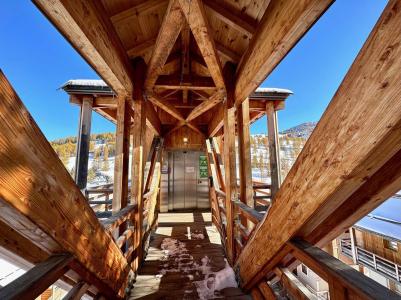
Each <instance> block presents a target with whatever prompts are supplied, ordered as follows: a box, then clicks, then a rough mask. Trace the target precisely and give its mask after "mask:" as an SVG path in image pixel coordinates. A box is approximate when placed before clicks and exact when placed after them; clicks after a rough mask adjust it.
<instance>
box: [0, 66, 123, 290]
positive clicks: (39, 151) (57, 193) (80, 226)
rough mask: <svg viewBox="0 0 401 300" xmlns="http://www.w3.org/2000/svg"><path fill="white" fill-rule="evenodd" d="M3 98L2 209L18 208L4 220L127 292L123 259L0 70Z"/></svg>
mask: <svg viewBox="0 0 401 300" xmlns="http://www.w3.org/2000/svg"><path fill="white" fill-rule="evenodd" d="M0 102H1V103H2V104H3V105H0V145H1V149H3V151H2V154H1V155H0V174H1V175H0V200H1V201H0V203H2V209H1V210H2V211H3V210H4V207H9V208H12V209H10V211H11V212H12V211H13V210H14V211H16V212H17V213H16V214H15V215H14V216H15V217H13V218H12V219H14V220H11V219H7V220H4V219H3V221H5V222H6V223H7V224H8V225H9V226H11V227H12V228H13V229H14V230H16V231H18V233H19V234H21V235H23V236H25V237H27V238H30V237H29V236H30V235H33V236H32V237H31V238H32V239H30V240H32V241H34V242H35V244H36V245H37V246H39V247H40V248H42V249H46V248H47V249H49V250H48V251H53V250H52V249H54V248H53V246H50V247H49V242H50V243H51V240H53V244H54V241H55V242H56V243H57V244H58V245H60V247H61V250H62V251H68V252H70V253H71V254H73V255H74V257H76V259H77V260H78V261H79V262H80V263H81V264H82V265H83V266H84V267H85V268H86V269H87V270H88V271H89V272H91V273H92V274H93V275H95V276H96V277H97V278H99V279H101V280H102V282H103V284H104V285H106V286H108V287H110V288H111V289H112V290H113V291H114V292H115V293H116V294H119V293H123V291H124V289H125V283H126V278H127V275H128V268H127V262H126V260H125V258H124V257H123V255H122V253H121V251H120V249H118V248H117V246H116V245H115V244H114V241H113V240H112V238H111V236H110V235H109V234H107V233H106V232H105V231H104V229H103V227H102V225H101V224H100V223H99V221H98V220H97V218H96V216H95V214H94V212H93V210H92V208H91V207H90V206H89V204H88V203H87V200H86V199H85V197H84V196H83V195H82V193H81V191H80V190H79V189H78V188H77V186H76V185H75V183H74V181H73V179H72V178H71V176H70V174H69V173H68V171H67V170H66V169H65V168H64V166H63V164H62V162H61V161H60V160H59V158H58V156H57V154H56V153H55V152H54V150H53V148H52V147H51V145H50V144H49V142H48V141H47V140H46V138H45V137H44V135H43V134H42V132H41V131H40V129H39V127H38V126H37V125H36V123H35V122H34V120H33V118H32V117H31V115H30V114H29V112H28V111H27V110H26V108H25V107H24V105H23V104H22V102H21V100H20V99H19V97H18V96H17V94H16V93H15V91H14V90H13V89H12V87H11V85H10V84H9V82H8V81H7V79H6V78H5V76H4V75H3V73H1V72H0ZM19 216H20V217H19ZM5 217H9V218H10V217H11V215H10V214H9V213H7V215H6V216H5ZM24 220H26V221H29V222H30V223H25V224H26V226H30V224H31V225H32V226H35V225H36V227H39V229H40V230H41V232H42V234H39V235H38V236H37V238H34V235H36V234H38V233H37V231H36V228H32V227H31V228H26V229H24V226H25V225H22V224H21V222H23V221H24ZM66 232H68V234H66ZM49 239H50V241H49ZM57 244H56V247H55V248H56V251H57ZM58 251H60V249H59V250H58ZM120 295H122V294H120Z"/></svg>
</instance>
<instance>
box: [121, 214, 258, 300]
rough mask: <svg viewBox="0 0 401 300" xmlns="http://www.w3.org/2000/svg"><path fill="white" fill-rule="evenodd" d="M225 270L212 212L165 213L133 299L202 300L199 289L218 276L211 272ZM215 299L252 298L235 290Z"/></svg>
mask: <svg viewBox="0 0 401 300" xmlns="http://www.w3.org/2000/svg"><path fill="white" fill-rule="evenodd" d="M202 235H203V236H202ZM166 245H173V246H171V247H166ZM177 248H178V249H179V250H176V249H177ZM167 251H169V252H167ZM206 262H207V263H206ZM225 267H226V259H225V255H224V249H223V247H222V245H221V241H220V235H219V232H218V231H217V229H216V228H215V227H214V226H213V225H212V222H211V214H210V212H202V211H195V212H174V213H162V214H159V227H158V228H157V230H156V231H155V232H154V233H153V234H152V236H151V241H150V247H149V250H148V253H147V256H146V259H145V261H144V263H143V264H142V266H141V268H140V270H139V274H138V276H137V278H136V282H135V284H134V288H133V289H132V291H131V295H130V297H129V299H131V300H132V299H200V295H199V294H198V290H197V287H198V288H199V285H200V284H202V282H205V279H207V278H209V279H210V276H212V277H213V276H214V275H210V273H212V274H213V272H218V271H220V270H222V269H224V268H225ZM208 274H209V275H208ZM208 276H209V277H208ZM210 280H212V281H213V279H210ZM215 297H216V298H219V299H228V298H229V299H234V298H235V299H251V298H249V296H247V295H244V294H243V293H242V291H241V290H240V289H239V288H234V287H231V288H225V289H223V290H221V291H220V292H218V293H216V294H215Z"/></svg>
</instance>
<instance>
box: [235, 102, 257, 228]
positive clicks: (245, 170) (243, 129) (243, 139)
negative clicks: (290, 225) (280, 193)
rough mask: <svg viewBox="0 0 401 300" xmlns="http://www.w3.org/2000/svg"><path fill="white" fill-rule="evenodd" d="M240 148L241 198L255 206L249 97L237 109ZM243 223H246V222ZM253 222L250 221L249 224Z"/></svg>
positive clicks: (249, 204)
mask: <svg viewBox="0 0 401 300" xmlns="http://www.w3.org/2000/svg"><path fill="white" fill-rule="evenodd" d="M237 124H238V150H239V176H240V177H239V179H240V198H241V201H242V202H243V203H245V204H247V205H248V206H249V207H254V201H253V188H252V166H251V141H250V133H249V126H250V122H249V99H248V98H247V99H246V100H245V101H244V102H242V104H241V105H239V106H238V110H237ZM243 225H246V223H245V224H244V223H243ZM251 225H252V223H251V222H248V226H251Z"/></svg>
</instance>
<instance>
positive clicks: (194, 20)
mask: <svg viewBox="0 0 401 300" xmlns="http://www.w3.org/2000/svg"><path fill="white" fill-rule="evenodd" d="M178 1H179V3H180V6H181V9H182V12H183V14H184V15H185V18H186V20H187V22H188V24H189V27H190V28H191V31H192V34H193V35H194V38H195V40H196V42H197V44H198V47H199V50H200V52H201V53H202V56H203V59H204V60H205V62H206V64H207V66H208V68H209V72H210V75H211V76H212V77H213V81H214V83H215V84H216V87H217V88H219V89H225V85H224V79H223V71H222V67H221V62H220V59H219V56H218V54H217V50H216V47H215V44H214V40H213V36H212V32H211V30H210V28H209V24H208V21H207V18H206V13H205V8H204V7H203V3H202V1H201V0H193V1H191V2H188V1H186V0H178Z"/></svg>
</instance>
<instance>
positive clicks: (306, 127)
mask: <svg viewBox="0 0 401 300" xmlns="http://www.w3.org/2000/svg"><path fill="white" fill-rule="evenodd" d="M316 124H317V122H306V123H302V124H299V125H297V126H294V127H291V128H289V129H287V130H284V131H282V132H281V134H285V135H288V136H290V137H301V138H304V139H307V138H309V136H310V135H311V133H312V131H313V129H315V126H316Z"/></svg>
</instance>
